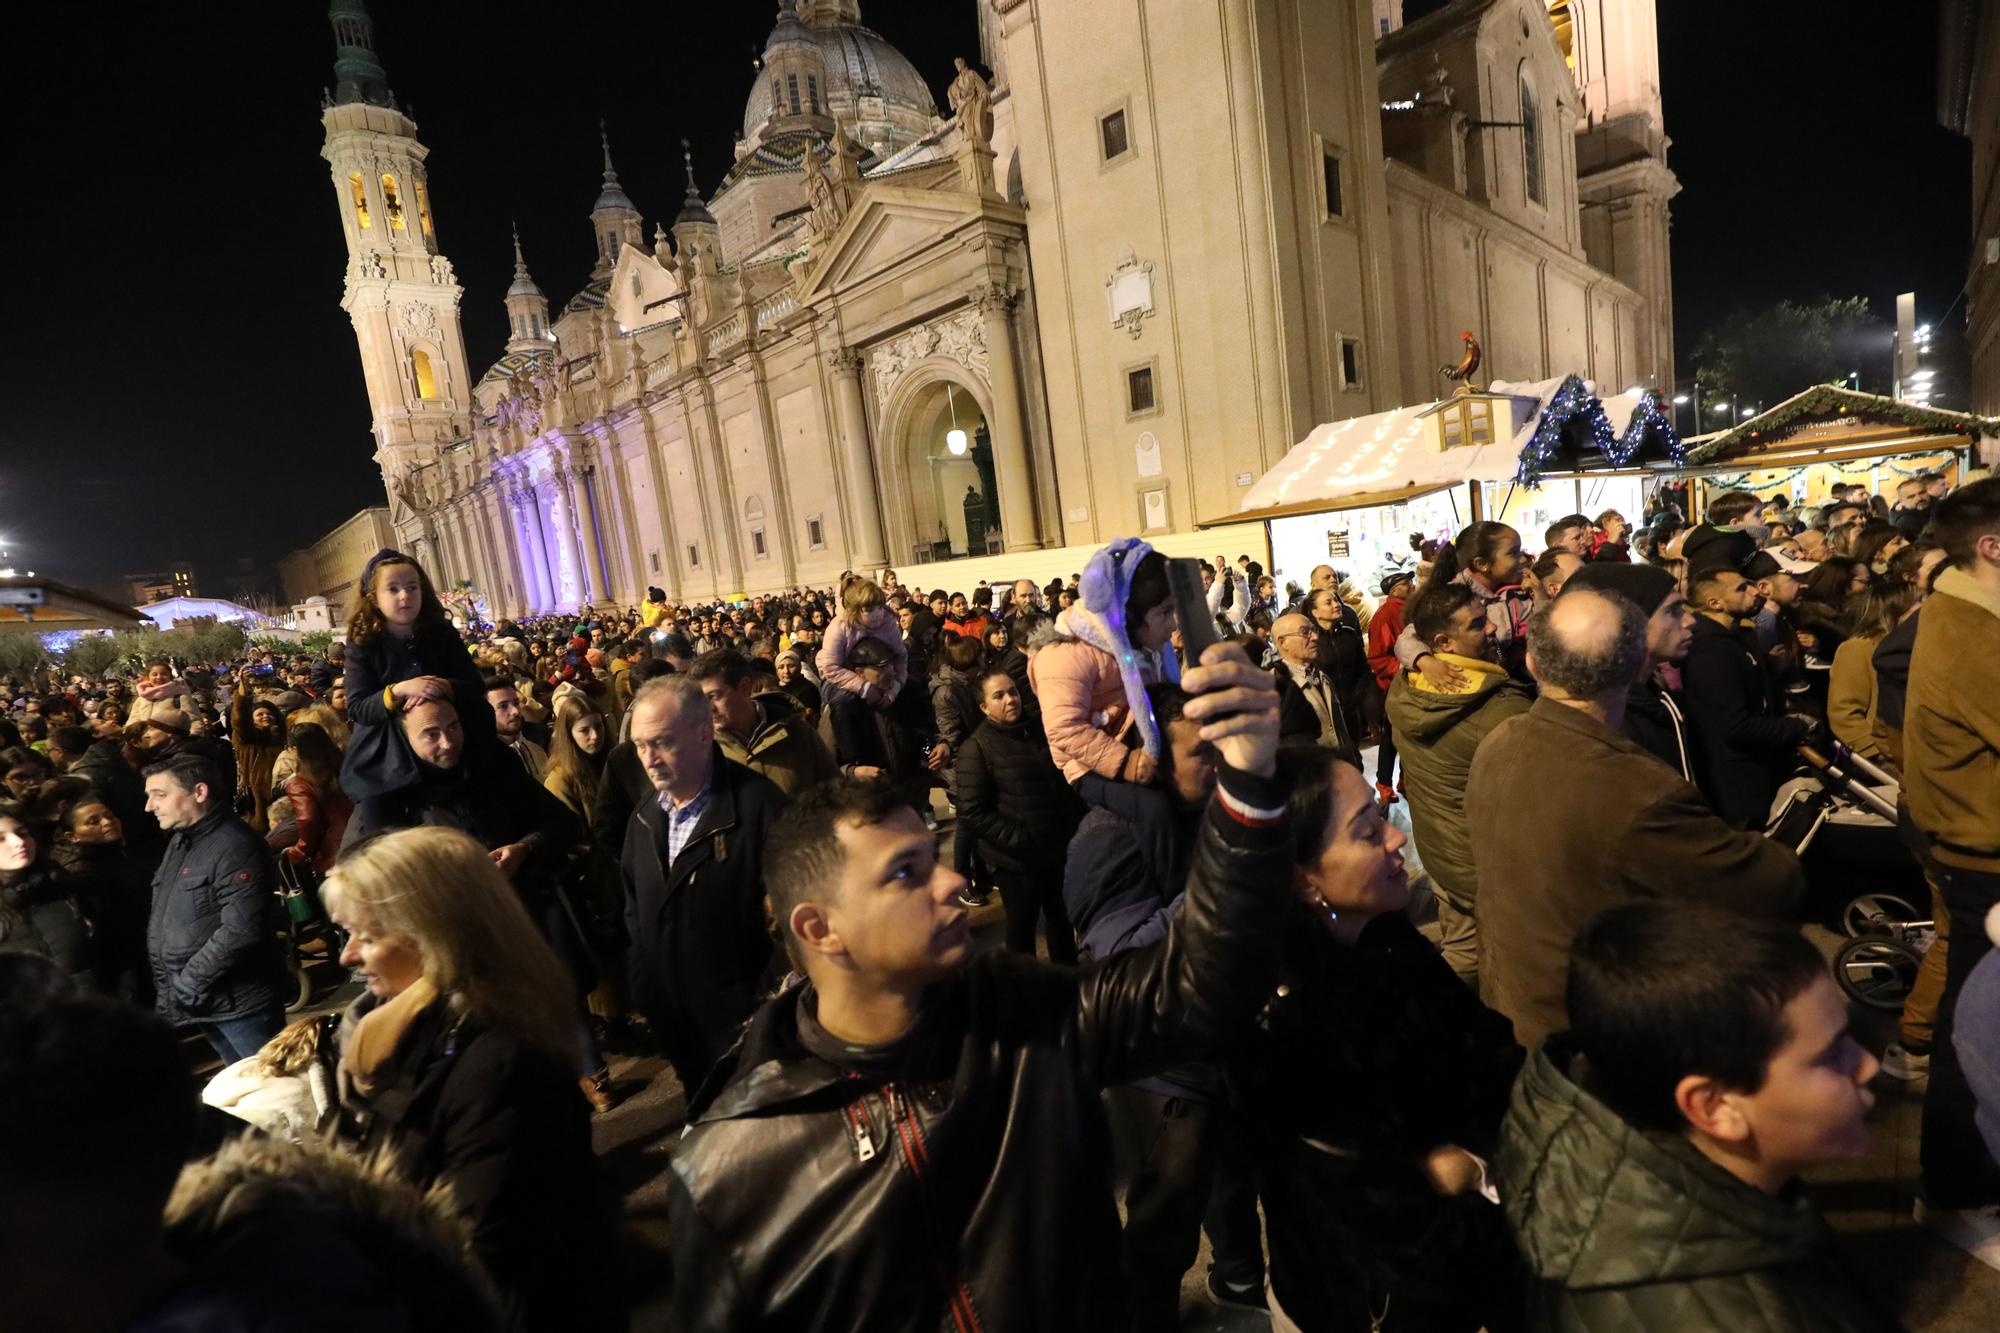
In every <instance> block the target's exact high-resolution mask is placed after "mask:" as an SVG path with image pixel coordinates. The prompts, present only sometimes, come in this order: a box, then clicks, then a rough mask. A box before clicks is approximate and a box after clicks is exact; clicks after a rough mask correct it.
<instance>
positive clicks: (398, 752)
mask: <svg viewBox="0 0 2000 1333" xmlns="http://www.w3.org/2000/svg"><path fill="white" fill-rule="evenodd" d="M346 677H347V720H348V722H349V724H350V725H351V726H352V727H353V734H352V735H351V736H350V737H349V738H348V742H347V753H346V755H345V756H344V757H343V760H342V763H341V769H340V789H341V791H342V792H344V793H346V795H347V798H348V799H349V800H351V801H356V802H359V801H365V800H367V799H368V798H369V797H371V796H382V795H385V794H387V793H389V792H392V791H398V790H400V789H402V788H404V787H407V786H409V785H411V784H412V783H414V782H415V781H416V780H417V772H416V766H415V761H414V760H412V759H411V757H410V754H409V751H408V749H407V748H406V747H404V746H401V745H398V744H396V740H395V735H394V733H395V714H396V713H397V712H399V711H401V710H402V709H403V708H405V707H407V706H408V705H409V704H411V703H413V702H415V701H416V700H418V699H435V698H438V697H440V696H443V697H447V698H449V699H450V700H451V701H452V703H453V704H455V705H456V706H457V708H458V721H459V725H460V726H462V727H463V728H464V729H465V744H466V753H467V758H468V760H469V761H472V762H477V761H479V760H481V759H484V758H490V757H491V755H492V751H494V750H496V749H497V748H498V741H497V740H496V739H495V736H494V730H493V708H492V706H491V705H490V704H488V703H487V702H486V687H485V685H484V684H483V683H482V682H481V680H480V674H479V668H478V667H477V666H475V665H473V662H472V655H471V654H470V653H468V652H466V650H465V644H464V642H463V641H462V640H460V638H459V637H458V631H457V630H455V629H453V628H452V626H451V620H450V618H449V617H448V616H446V615H445V610H444V604H443V603H442V602H440V601H439V600H438V597H437V593H436V591H435V590H434V589H433V588H432V587H431V579H430V575H428V574H426V573H424V571H423V567H422V566H421V565H419V564H417V562H416V561H415V560H414V559H412V558H411V557H409V556H407V555H404V554H403V553H402V552H400V551H392V550H383V551H377V552H376V553H375V555H374V557H373V558H372V559H370V560H369V562H368V564H367V565H366V566H365V567H363V569H362V571H361V578H360V580H359V582H358V583H357V585H356V592H355V595H354V610H353V612H352V613H351V614H350V615H349V616H348V620H347V660H346Z"/></svg>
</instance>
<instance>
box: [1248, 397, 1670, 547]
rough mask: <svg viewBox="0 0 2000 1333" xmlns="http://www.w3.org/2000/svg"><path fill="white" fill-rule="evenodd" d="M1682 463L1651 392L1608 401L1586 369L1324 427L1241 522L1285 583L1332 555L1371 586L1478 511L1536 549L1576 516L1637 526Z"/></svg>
mask: <svg viewBox="0 0 2000 1333" xmlns="http://www.w3.org/2000/svg"><path fill="white" fill-rule="evenodd" d="M1681 459H1682V449H1681V442H1680V437H1679V436H1678V435H1676V434H1675V433H1674V428H1673V423H1672V422H1671V421H1670V420H1669V419H1668V418H1667V416H1666V415H1665V414H1664V413H1663V412H1662V411H1661V410H1660V405H1659V402H1658V400H1657V399H1656V398H1655V396H1654V395H1653V394H1652V393H1650V392H1647V391H1641V392H1638V393H1623V394H1616V395H1613V396H1611V397H1609V398H1600V397H1598V395H1597V392H1596V390H1595V387H1594V386H1593V385H1592V384H1591V383H1590V382H1589V381H1587V380H1584V379H1582V378H1581V377H1579V376H1576V375H1568V376H1564V377H1562V378H1559V379H1551V380H1543V381H1540V382H1538V383H1531V384H1507V383H1496V384H1493V385H1492V386H1490V387H1489V388H1487V389H1484V390H1480V389H1475V388H1471V387H1466V388H1461V389H1460V390H1459V391H1458V392H1457V393H1454V394H1452V395H1451V396H1450V397H1447V398H1443V399H1440V400H1438V401H1436V402H1432V403H1423V404H1419V405H1416V406H1412V407H1401V408H1397V409H1395V410H1393V411H1389V412H1377V413H1373V414H1371V415H1368V416H1363V417H1354V418H1352V419H1350V420H1347V421H1338V422H1328V423H1326V424H1324V425H1321V426H1317V427H1315V428H1314V429H1313V430H1312V432H1311V433H1310V434H1308V435H1307V436H1306V437H1305V439H1303V440H1301V441H1299V443H1298V444H1297V445H1295V446H1293V448H1292V449H1291V451H1290V452H1288V453H1287V454H1286V455H1285V457H1284V459H1283V460H1282V461H1280V462H1279V463H1278V465H1277V466H1276V467H1274V468H1272V469H1271V470H1270V471H1269V472H1267V473H1265V474H1264V476H1263V477H1261V478H1259V479H1258V480H1257V482H1256V483H1255V484H1253V485H1252V486H1251V487H1250V489H1249V491H1248V492H1247V493H1246V495H1245V496H1244V501H1243V508H1242V511H1241V512H1240V513H1238V514H1236V515H1234V516H1232V518H1231V521H1232V522H1239V523H1240V522H1253V521H1260V522H1263V523H1265V524H1266V525H1267V527H1268V529H1269V531H1270V536H1271V555H1272V562H1273V572H1274V574H1276V575H1277V577H1278V578H1279V581H1280V583H1281V584H1282V583H1283V582H1284V581H1285V579H1287V578H1290V579H1292V580H1295V581H1298V582H1301V583H1303V582H1304V580H1305V577H1306V575H1307V574H1308V573H1309V572H1310V571H1311V569H1312V567H1313V566H1314V565H1317V564H1322V563H1327V564H1332V565H1334V566H1335V567H1336V568H1337V569H1340V570H1341V571H1342V572H1343V573H1346V574H1348V575H1349V576H1350V577H1352V578H1354V579H1357V580H1359V581H1361V582H1362V583H1364V584H1367V583H1372V582H1373V581H1374V580H1375V578H1376V577H1377V575H1378V574H1379V573H1380V572H1381V571H1383V570H1385V569H1389V568H1394V567H1400V566H1403V565H1406V564H1408V563H1410V562H1411V558H1412V552H1411V546H1410V541H1409V537H1410V536H1411V535H1412V534H1418V535H1421V536H1423V537H1425V538H1427V539H1428V538H1449V537H1451V536H1452V535H1453V534H1455V533H1456V532H1457V531H1458V530H1459V529H1460V528H1461V527H1463V526H1464V525H1465V524H1466V523H1468V522H1471V521H1472V520H1474V519H1478V518H1495V519H1499V520H1500V521H1502V522H1506V523H1510V524H1513V525H1514V526H1515V527H1517V528H1519V529H1520V530H1521V532H1522V534H1523V536H1524V538H1525V539H1526V541H1527V543H1528V545H1529V546H1530V548H1534V547H1537V546H1539V545H1540V541H1541V533H1542V529H1543V528H1544V527H1546V526H1547V525H1548V524H1549V523H1551V522H1553V521H1554V520H1555V519H1557V518H1559V517H1561V516H1563V515H1565V514H1570V513H1587V514H1591V515H1593V516H1594V515H1595V514H1597V513H1599V512H1602V511H1603V510H1605V509H1618V510H1619V511H1620V512H1621V513H1624V514H1626V516H1627V517H1628V518H1630V519H1631V520H1632V521H1633V522H1635V523H1636V522H1637V521H1638V519H1639V517H1640V515H1641V513H1642V512H1643V510H1644V508H1645V488H1646V486H1647V484H1648V480H1649V477H1652V476H1655V475H1657V473H1658V472H1659V471H1660V470H1661V469H1662V468H1672V467H1675V466H1678V465H1679V463H1680V461H1681Z"/></svg>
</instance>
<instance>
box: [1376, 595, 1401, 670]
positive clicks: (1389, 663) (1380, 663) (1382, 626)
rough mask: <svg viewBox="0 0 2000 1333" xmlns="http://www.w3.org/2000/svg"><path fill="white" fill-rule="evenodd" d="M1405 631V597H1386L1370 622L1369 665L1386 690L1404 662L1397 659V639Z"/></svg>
mask: <svg viewBox="0 0 2000 1333" xmlns="http://www.w3.org/2000/svg"><path fill="white" fill-rule="evenodd" d="M1402 632H1403V599H1402V598H1400V597H1384V598H1383V599H1382V602H1381V604H1380V605H1379V606H1377V607H1376V608H1375V616H1374V618H1373V619H1372V620H1370V621H1369V622H1368V665H1369V667H1370V668H1371V669H1372V670H1373V671H1374V672H1375V683H1376V684H1378V685H1380V686H1381V687H1382V688H1383V689H1384V690H1385V691H1386V690H1387V689H1388V688H1389V686H1391V685H1392V684H1394V683H1395V680H1396V673H1397V672H1398V671H1401V670H1402V669H1403V664H1402V663H1400V662H1398V661H1397V660H1396V639H1397V637H1398V636H1400V635H1401V634H1402Z"/></svg>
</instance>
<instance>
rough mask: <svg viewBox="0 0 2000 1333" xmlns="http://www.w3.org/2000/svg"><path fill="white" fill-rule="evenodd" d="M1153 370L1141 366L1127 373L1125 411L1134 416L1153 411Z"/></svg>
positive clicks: (1149, 367)
mask: <svg viewBox="0 0 2000 1333" xmlns="http://www.w3.org/2000/svg"><path fill="white" fill-rule="evenodd" d="M1153 401H1154V400H1153V368H1152V367H1151V366H1140V367H1139V368H1138V369H1137V370H1128V371H1126V372H1125V410H1126V411H1128V412H1131V413H1133V414H1135V415H1136V414H1137V413H1140V412H1150V411H1152V410H1153Z"/></svg>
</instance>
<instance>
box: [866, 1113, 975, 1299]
mask: <svg viewBox="0 0 2000 1333" xmlns="http://www.w3.org/2000/svg"><path fill="white" fill-rule="evenodd" d="M882 1100H883V1101H884V1102H885V1103H886V1104H887V1105H888V1108H889V1123H890V1124H891V1125H893V1126H894V1127H895V1130H896V1139H897V1142H898V1143H900V1144H901V1145H902V1149H903V1161H904V1163H905V1164H907V1165H908V1166H909V1168H910V1174H911V1175H913V1176H915V1177H916V1179H917V1185H918V1187H919V1189H920V1190H921V1192H922V1193H923V1195H924V1197H925V1199H926V1200H928V1199H929V1197H930V1174H929V1172H930V1160H931V1159H930V1150H929V1148H928V1147H926V1146H925V1144H924V1131H923V1127H922V1126H921V1125H919V1124H918V1123H917V1113H916V1108H915V1107H914V1106H912V1105H911V1104H910V1100H909V1098H907V1097H898V1096H897V1095H896V1085H895V1084H893V1083H889V1084H885V1085H884V1086H883V1088H882ZM938 1269H939V1276H940V1277H942V1278H943V1279H944V1283H945V1286H946V1288H947V1289H948V1303H949V1304H950V1306H951V1320H952V1323H953V1324H954V1325H955V1326H956V1327H957V1328H958V1330H959V1333H980V1328H981V1325H980V1323H979V1315H978V1313H977V1312H976V1311H975V1310H974V1309H973V1308H972V1293H971V1292H970V1291H968V1290H966V1287H965V1284H964V1283H963V1282H961V1281H959V1279H958V1276H957V1275H956V1274H955V1273H954V1272H953V1271H952V1268H951V1265H949V1264H947V1263H945V1262H944V1258H943V1255H942V1253H939V1255H938Z"/></svg>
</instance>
